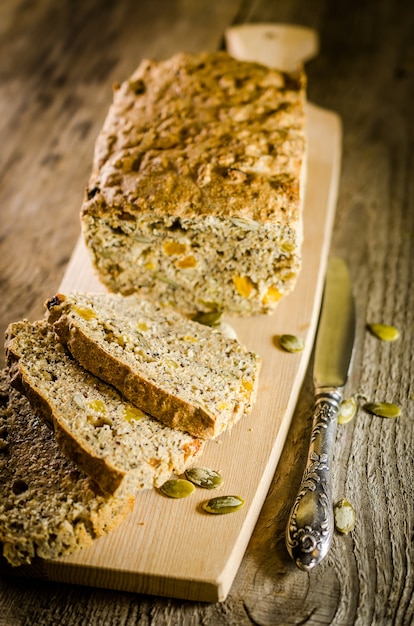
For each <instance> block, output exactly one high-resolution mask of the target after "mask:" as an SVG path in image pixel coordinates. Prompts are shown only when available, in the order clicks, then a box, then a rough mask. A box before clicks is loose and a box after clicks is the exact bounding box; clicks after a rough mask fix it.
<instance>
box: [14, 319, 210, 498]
mask: <svg viewBox="0 0 414 626" xmlns="http://www.w3.org/2000/svg"><path fill="white" fill-rule="evenodd" d="M7 335H8V339H7V342H6V345H7V352H6V356H7V362H8V364H9V366H10V369H11V371H12V375H13V382H14V384H15V385H17V386H19V387H20V388H21V389H22V390H23V391H24V393H25V394H26V395H27V397H28V399H29V401H31V402H32V403H33V405H34V407H35V408H36V409H39V413H40V414H41V415H42V416H45V417H46V419H47V420H48V421H49V422H51V423H53V424H54V429H55V440H56V441H57V443H58V444H59V445H60V447H61V449H62V450H63V451H64V452H65V454H66V455H67V456H69V457H70V458H71V459H72V461H74V462H75V463H76V464H77V465H78V466H79V467H81V468H82V470H83V471H84V472H85V473H86V474H88V475H89V476H91V478H93V480H95V482H96V483H98V484H99V486H100V488H101V489H102V490H103V491H105V492H108V493H111V494H115V493H116V494H117V495H118V496H125V495H127V494H132V495H134V496H135V494H136V492H137V491H138V490H139V489H148V488H152V487H153V486H154V485H155V486H158V485H159V484H161V483H162V482H163V481H165V480H167V478H168V477H169V476H170V475H171V473H172V472H174V471H177V472H178V473H181V472H182V471H184V469H185V467H186V464H187V462H190V461H191V458H192V457H191V444H192V443H195V444H197V443H198V442H199V443H200V445H199V446H197V445H195V446H194V449H193V451H194V453H197V452H198V451H201V450H202V442H201V441H199V440H198V439H196V438H194V437H191V436H190V435H188V434H186V433H183V432H178V431H174V430H172V429H170V428H168V427H166V426H163V425H162V424H161V423H160V422H158V421H157V420H155V419H153V418H151V417H150V416H149V415H147V414H145V413H144V412H142V411H138V410H137V409H134V408H131V406H132V405H130V404H129V403H128V402H127V401H126V400H125V399H124V398H122V397H121V396H120V395H119V394H118V393H117V392H116V391H115V389H114V388H113V387H111V386H110V385H107V384H105V383H104V382H103V381H101V380H99V379H97V378H96V377H95V376H92V374H89V373H88V372H86V371H85V370H84V369H83V368H81V367H80V366H79V365H78V364H77V363H76V362H75V361H74V360H73V359H72V358H71V357H70V356H69V354H68V353H67V352H66V350H65V348H64V347H63V345H62V344H60V343H59V342H58V341H57V339H56V337H55V335H54V332H53V329H52V327H51V326H50V325H49V324H48V323H47V321H46V320H42V321H39V322H34V323H33V324H31V323H29V322H27V321H22V322H17V323H15V324H11V325H10V326H9V329H8V332H7ZM189 446H190V447H189Z"/></svg>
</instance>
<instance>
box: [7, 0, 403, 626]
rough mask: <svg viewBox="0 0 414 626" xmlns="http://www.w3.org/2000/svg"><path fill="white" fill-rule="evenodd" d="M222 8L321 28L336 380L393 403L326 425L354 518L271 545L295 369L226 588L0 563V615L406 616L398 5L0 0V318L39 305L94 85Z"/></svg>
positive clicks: (110, 618) (223, 19)
mask: <svg viewBox="0 0 414 626" xmlns="http://www.w3.org/2000/svg"><path fill="white" fill-rule="evenodd" d="M233 19H237V20H239V21H266V20H268V21H269V20H275V21H279V22H292V23H298V24H302V25H306V26H310V27H312V28H316V29H317V30H318V31H319V33H320V37H321V50H320V54H319V56H318V58H317V59H315V61H313V62H312V63H311V64H310V65H309V67H308V76H309V97H310V99H311V100H312V101H313V102H316V103H317V104H320V105H322V106H324V107H327V108H330V109H333V110H336V111H337V112H338V113H339V114H340V115H341V116H342V119H343V126H344V150H343V169H342V179H341V185H340V190H339V201H338V208H337V216H336V222H335V229H334V236H333V242H332V252H333V253H334V254H339V255H343V256H344V257H345V258H346V260H347V261H348V263H349V265H350V268H351V273H352V276H353V280H354V286H355V295H356V299H357V306H358V313H359V323H358V339H357V350H356V355H355V368H354V373H353V376H352V379H351V381H350V382H349V384H348V387H347V392H349V393H355V392H357V393H361V394H364V395H365V396H367V397H368V398H370V399H378V400H383V399H386V400H390V401H396V402H398V403H399V404H400V405H401V407H402V410H403V413H402V417H401V418H400V419H398V420H394V421H387V420H380V419H379V418H374V417H371V416H369V415H367V414H366V413H365V412H364V411H363V410H362V409H360V410H359V412H358V415H357V417H356V419H355V420H354V421H353V422H351V423H349V424H347V425H345V426H344V427H343V428H341V429H338V438H337V448H336V454H335V463H336V468H337V469H336V473H335V483H334V489H335V493H336V496H337V497H341V496H342V495H345V496H346V497H348V498H349V499H350V500H351V501H352V502H353V504H354V505H355V507H356V510H357V526H356V528H355V531H354V532H353V533H352V535H350V536H347V537H341V536H335V539H334V544H333V548H332V551H331V553H330V554H329V556H328V557H327V559H326V561H325V562H323V563H322V564H321V566H320V567H319V568H318V569H317V570H315V571H313V572H311V573H310V574H309V575H308V574H304V573H303V572H300V571H298V570H296V569H295V567H294V566H293V565H292V563H291V562H290V561H289V559H288V557H287V556H286V555H285V556H280V555H283V554H284V553H283V551H281V550H280V551H279V550H278V549H277V548H279V547H280V546H281V545H283V541H284V527H285V523H286V520H287V516H288V511H289V507H290V504H291V503H292V500H293V498H294V494H295V491H296V487H297V485H298V483H299V480H300V475H301V473H302V467H303V462H304V459H305V456H306V447H307V437H308V434H309V429H310V421H309V420H310V407H311V404H312V398H311V377H310V374H309V373H308V375H307V378H306V381H305V385H304V388H303V391H302V394H301V397H300V400H299V403H298V407H297V410H296V413H295V417H294V420H293V423H292V427H291V431H290V435H289V441H288V444H287V445H286V446H285V449H284V451H283V454H282V458H281V462H280V464H279V467H278V469H277V471H276V474H275V477H274V481H273V484H272V487H271V490H270V492H269V495H268V498H267V500H266V503H265V505H264V508H263V510H262V513H261V516H260V518H259V521H258V524H257V526H256V529H255V532H254V534H253V537H252V540H251V542H250V545H249V548H248V550H247V553H246V556H245V558H244V560H243V563H242V566H241V568H240V570H239V573H238V576H237V577H236V580H235V583H234V585H233V588H232V591H231V593H230V595H229V597H228V599H227V601H226V602H225V603H223V604H221V605H216V604H212V605H203V604H198V603H187V602H179V601H174V600H165V599H164V600H163V599H157V598H150V597H146V596H135V595H133V594H126V593H121V592H111V591H103V590H99V589H83V588H79V587H76V586H72V585H58V584H54V583H43V582H41V581H31V580H18V579H7V578H2V579H1V580H0V594H1V598H0V605H1V612H0V623H1V624H7V625H11V626H20V625H21V624H30V623H39V624H45V625H46V626H47V625H48V624H50V625H52V624H55V623H61V624H66V625H68V626H75V625H78V624H101V623H105V624H108V625H115V624H125V625H126V626H132V624H137V625H139V626H146V625H147V624H153V625H156V626H158V625H160V626H161V625H162V624H166V623H168V624H171V625H178V624H180V625H184V626H186V625H188V626H189V625H191V626H195V625H198V624H200V625H201V624H206V623H212V624H217V625H219V624H230V625H233V624H234V625H236V624H237V625H238V626H239V625H241V626H244V625H247V624H254V623H255V624H261V625H264V626H271V625H272V626H274V625H277V624H280V625H288V624H307V625H309V626H310V625H312V626H316V625H317V624H318V625H320V624H338V625H339V624H340V625H341V626H343V625H351V624H357V625H360V626H366V625H368V624H375V625H381V626H382V625H383V624H397V625H399V626H403V625H407V626H408V625H409V624H411V623H413V621H414V599H413V598H414V594H413V591H414V589H413V576H412V569H413V562H414V554H413V550H414V548H413V542H412V537H413V534H414V533H413V530H414V520H413V516H414V511H413V505H412V502H413V496H414V493H413V489H414V487H413V485H414V471H413V460H412V450H413V443H414V442H413V436H414V428H413V419H414V412H413V402H414V395H413V394H414V391H413V382H414V381H413V357H412V355H413V352H414V351H413V347H414V346H413V328H414V320H413V311H414V301H413V299H414V294H413V291H414V290H413V289H412V285H413V282H414V281H413V278H414V276H413V270H414V263H413V259H414V250H413V244H414V224H413V219H414V206H413V205H414V183H413V181H414V171H413V159H412V154H413V124H412V102H413V101H414V78H413V58H414V49H413V46H414V41H413V38H412V32H414V9H413V8H412V6H411V5H409V4H408V3H395V2H392V0H378V1H377V2H373V1H371V2H370V1H369V0H367V1H365V2H362V3H361V2H357V1H356V0H349V1H348V2H347V3H332V2H329V1H328V0H312V1H309V2H298V1H296V0H286V1H285V2H278V3H276V2H274V3H272V2H266V1H265V0H256V1H253V0H252V1H248V0H246V1H244V2H242V1H240V2H239V1H237V2H236V1H233V2H232V1H230V2H215V1H214V0H209V1H208V2H207V1H205V2H204V0H200V1H199V2H197V3H192V2H191V1H190V0H183V1H182V2H178V1H172V0H169V1H166V0H165V1H161V2H140V3H134V2H132V0H130V1H129V2H128V1H127V0H119V1H118V2H109V1H107V2H103V3H98V2H96V1H94V0H91V1H90V2H88V3H81V2H76V3H73V2H72V3H69V2H68V1H64V2H60V3H53V2H52V1H51V0H40V1H39V2H36V3H27V2H23V1H21V2H16V1H14V2H12V1H11V0H3V2H2V3H1V6H0V52H1V54H0V113H1V115H0V146H1V150H0V163H1V171H0V203H1V204H0V206H1V240H0V279H1V288H2V298H1V302H0V323H1V326H2V329H3V328H4V327H5V326H6V324H7V323H8V322H9V321H11V319H17V318H20V317H22V316H24V315H31V316H34V315H38V314H39V313H40V312H41V306H40V305H39V302H41V301H42V299H43V297H46V296H48V295H49V293H50V292H53V291H54V289H55V287H56V285H57V284H59V281H60V278H61V276H62V274H63V271H64V267H65V264H66V261H67V259H68V258H69V255H70V253H71V251H72V248H73V245H74V242H75V241H76V239H77V235H78V217H77V213H78V209H79V204H80V199H81V196H82V188H83V186H84V184H85V182H86V179H87V176H88V173H89V166H90V157H91V154H92V146H93V141H94V138H95V136H96V133H97V131H98V129H99V127H100V124H101V122H102V119H103V116H104V114H105V111H106V107H107V105H108V103H109V101H110V98H111V94H110V92H109V89H108V85H109V84H110V83H111V82H112V81H113V80H116V79H119V78H120V77H121V78H122V77H123V76H125V75H127V74H128V73H129V71H130V70H131V69H132V68H133V66H135V65H136V62H137V61H139V58H141V57H142V56H167V55H168V54H170V53H172V52H174V51H176V50H177V49H179V48H184V47H187V45H185V44H188V46H191V48H192V49H194V50H195V49H199V48H200V49H201V48H213V47H217V46H219V45H220V44H221V37H222V33H223V31H224V29H225V27H227V26H228V25H229V24H230V23H231V22H232V20H233ZM97 51H99V55H98V53H97ZM132 57H135V58H134V59H133V60H132ZM51 174H52V176H51ZM53 180H54V181H55V182H53ZM56 180H57V181H58V183H59V184H56ZM366 321H384V322H392V323H394V324H396V325H397V326H398V327H399V328H400V331H401V339H400V341H398V342H397V343H395V344H382V343H379V342H378V341H376V340H375V339H374V338H373V337H371V336H370V335H368V333H367V332H366V330H365V322H366ZM276 553H277V554H276ZM277 555H279V556H277Z"/></svg>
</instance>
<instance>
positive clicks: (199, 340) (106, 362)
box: [46, 293, 260, 439]
mask: <svg viewBox="0 0 414 626" xmlns="http://www.w3.org/2000/svg"><path fill="white" fill-rule="evenodd" d="M46 307H47V309H48V321H49V323H51V324H53V328H54V330H55V332H56V334H57V336H58V337H59V340H60V341H61V342H62V343H63V344H64V345H66V346H67V347H68V349H69V351H70V353H71V354H72V356H73V357H74V358H75V360H76V361H77V362H78V363H80V364H81V365H82V367H84V368H85V369H86V370H88V371H89V372H91V373H92V374H94V375H95V376H98V377H99V378H101V379H102V380H104V381H106V382H107V383H109V384H111V385H113V386H114V387H115V388H116V389H117V390H118V391H119V392H120V393H121V394H122V395H123V396H124V397H125V398H127V399H128V400H129V401H130V402H132V403H133V404H135V405H136V406H137V407H139V408H140V409H141V410H143V411H145V412H147V413H149V414H151V415H153V416H154V417H156V418H157V419H159V420H160V421H162V422H163V423H164V424H166V425H167V426H170V427H171V428H175V429H179V430H185V431H188V432H190V433H191V434H192V435H193V436H195V437H202V438H206V439H208V438H213V437H215V436H217V435H218V434H220V433H221V432H223V431H224V430H225V429H228V428H230V427H231V426H232V425H233V424H234V423H235V422H236V421H237V420H238V419H239V418H240V417H242V415H244V414H247V413H249V412H250V411H251V407H252V404H253V402H254V400H255V397H256V392H257V386H258V378H259V371H260V358H259V357H258V355H256V354H254V353H253V352H249V351H247V350H246V348H245V347H244V346H242V345H241V344H240V343H239V342H238V341H236V340H234V339H229V338H227V337H225V336H224V335H223V334H222V333H219V332H218V331H217V330H216V331H214V330H212V329H211V328H208V327H206V326H202V325H201V324H198V323H196V322H191V321H189V320H187V319H186V318H184V317H182V316H180V315H179V314H177V313H176V312H175V311H173V310H171V309H162V308H160V307H157V306H156V305H154V304H153V303H150V302H147V301H144V300H142V299H139V298H137V297H134V296H131V297H129V298H124V297H119V296H118V297H117V296H109V295H107V294H105V295H102V294H76V293H73V294H69V295H68V296H65V295H59V296H55V297H54V298H52V299H51V300H50V301H49V302H47V303H46ZM137 320H141V326H143V327H144V328H145V327H146V326H147V325H148V326H149V325H150V324H153V325H154V328H153V329H152V331H150V330H149V328H147V329H146V330H145V331H142V330H139V329H138V328H137ZM144 320H145V322H144ZM109 324H110V331H109V332H108V328H109ZM143 335H146V337H145V336H143ZM119 342H120V343H121V344H127V347H126V345H122V347H121V345H119ZM146 344H147V348H146V353H145V359H144V360H142V354H140V353H142V349H141V346H145V345H146ZM173 351H175V353H174V354H173ZM207 352H209V355H210V356H209V355H208V354H207ZM187 353H188V354H190V356H189V357H187V356H186V355H187ZM174 359H176V360H174ZM148 361H149V362H150V367H148ZM240 362H242V363H243V366H239V363H240ZM171 364H173V365H174V367H173V370H172V371H171ZM154 368H155V369H154ZM227 370H229V372H231V373H230V374H229V375H228V377H227V378H226V376H225V375H224V373H223V372H225V371H227ZM155 371H156V372H157V375H156V377H155V378H154V373H155ZM177 371H178V372H179V378H178V379H177V374H176V373H177ZM243 385H247V386H249V387H250V388H251V389H250V393H248V392H247V391H246V388H245V387H244V386H243ZM211 389H214V392H211V391H210V390H211ZM210 398H211V399H212V401H211V402H210ZM201 401H203V402H204V405H201V404H200V402H201Z"/></svg>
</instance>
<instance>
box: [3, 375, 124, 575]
mask: <svg viewBox="0 0 414 626" xmlns="http://www.w3.org/2000/svg"><path fill="white" fill-rule="evenodd" d="M0 400H1V402H0V544H1V545H2V553H3V556H4V557H5V559H6V560H7V561H8V562H9V563H10V564H11V565H12V566H19V565H23V564H27V563H30V562H31V561H32V560H33V559H35V558H36V557H41V558H44V559H54V558H57V557H60V556H64V555H67V554H71V553H72V552H74V551H75V550H77V549H79V548H83V547H86V546H88V545H90V544H91V543H92V541H93V540H94V539H95V538H97V537H99V536H101V535H104V534H106V533H107V532H109V531H110V530H112V529H114V528H115V527H116V526H118V525H119V524H120V523H121V522H122V521H123V520H124V519H125V517H126V516H127V515H128V514H129V513H130V511H131V509H132V506H133V503H134V499H133V498H132V497H131V496H129V497H128V496H127V497H124V498H117V497H114V496H110V495H106V494H104V493H103V492H102V491H101V490H100V489H99V487H98V485H97V484H96V483H95V482H94V481H92V480H91V479H90V478H89V477H88V476H87V475H86V474H84V473H83V472H82V471H81V470H79V469H78V468H77V466H76V465H75V464H74V463H73V462H72V461H70V460H69V459H68V458H67V457H66V456H65V455H64V454H63V453H62V451H61V450H60V448H59V446H58V445H57V443H56V440H55V438H54V436H53V432H52V431H51V429H50V428H48V427H47V425H46V424H45V423H44V421H43V420H42V419H40V418H39V417H38V416H37V415H36V413H35V412H34V411H33V409H32V407H31V406H30V404H29V402H28V401H27V398H25V397H24V396H22V395H20V394H19V393H18V392H17V391H16V390H15V389H13V388H11V387H10V386H9V384H8V380H7V374H6V372H5V371H4V370H3V371H2V372H0Z"/></svg>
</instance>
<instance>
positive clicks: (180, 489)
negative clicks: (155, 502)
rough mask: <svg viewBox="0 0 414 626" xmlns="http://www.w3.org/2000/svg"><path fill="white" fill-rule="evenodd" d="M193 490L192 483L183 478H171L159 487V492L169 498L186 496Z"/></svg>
mask: <svg viewBox="0 0 414 626" xmlns="http://www.w3.org/2000/svg"><path fill="white" fill-rule="evenodd" d="M194 490H195V487H194V485H193V483H190V481H189V480H185V479H184V478H171V479H170V480H167V481H166V482H165V483H164V484H163V485H161V487H160V491H161V493H163V494H164V495H165V496H168V497H169V498H187V496H190V495H191V494H192V493H193V491H194Z"/></svg>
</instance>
